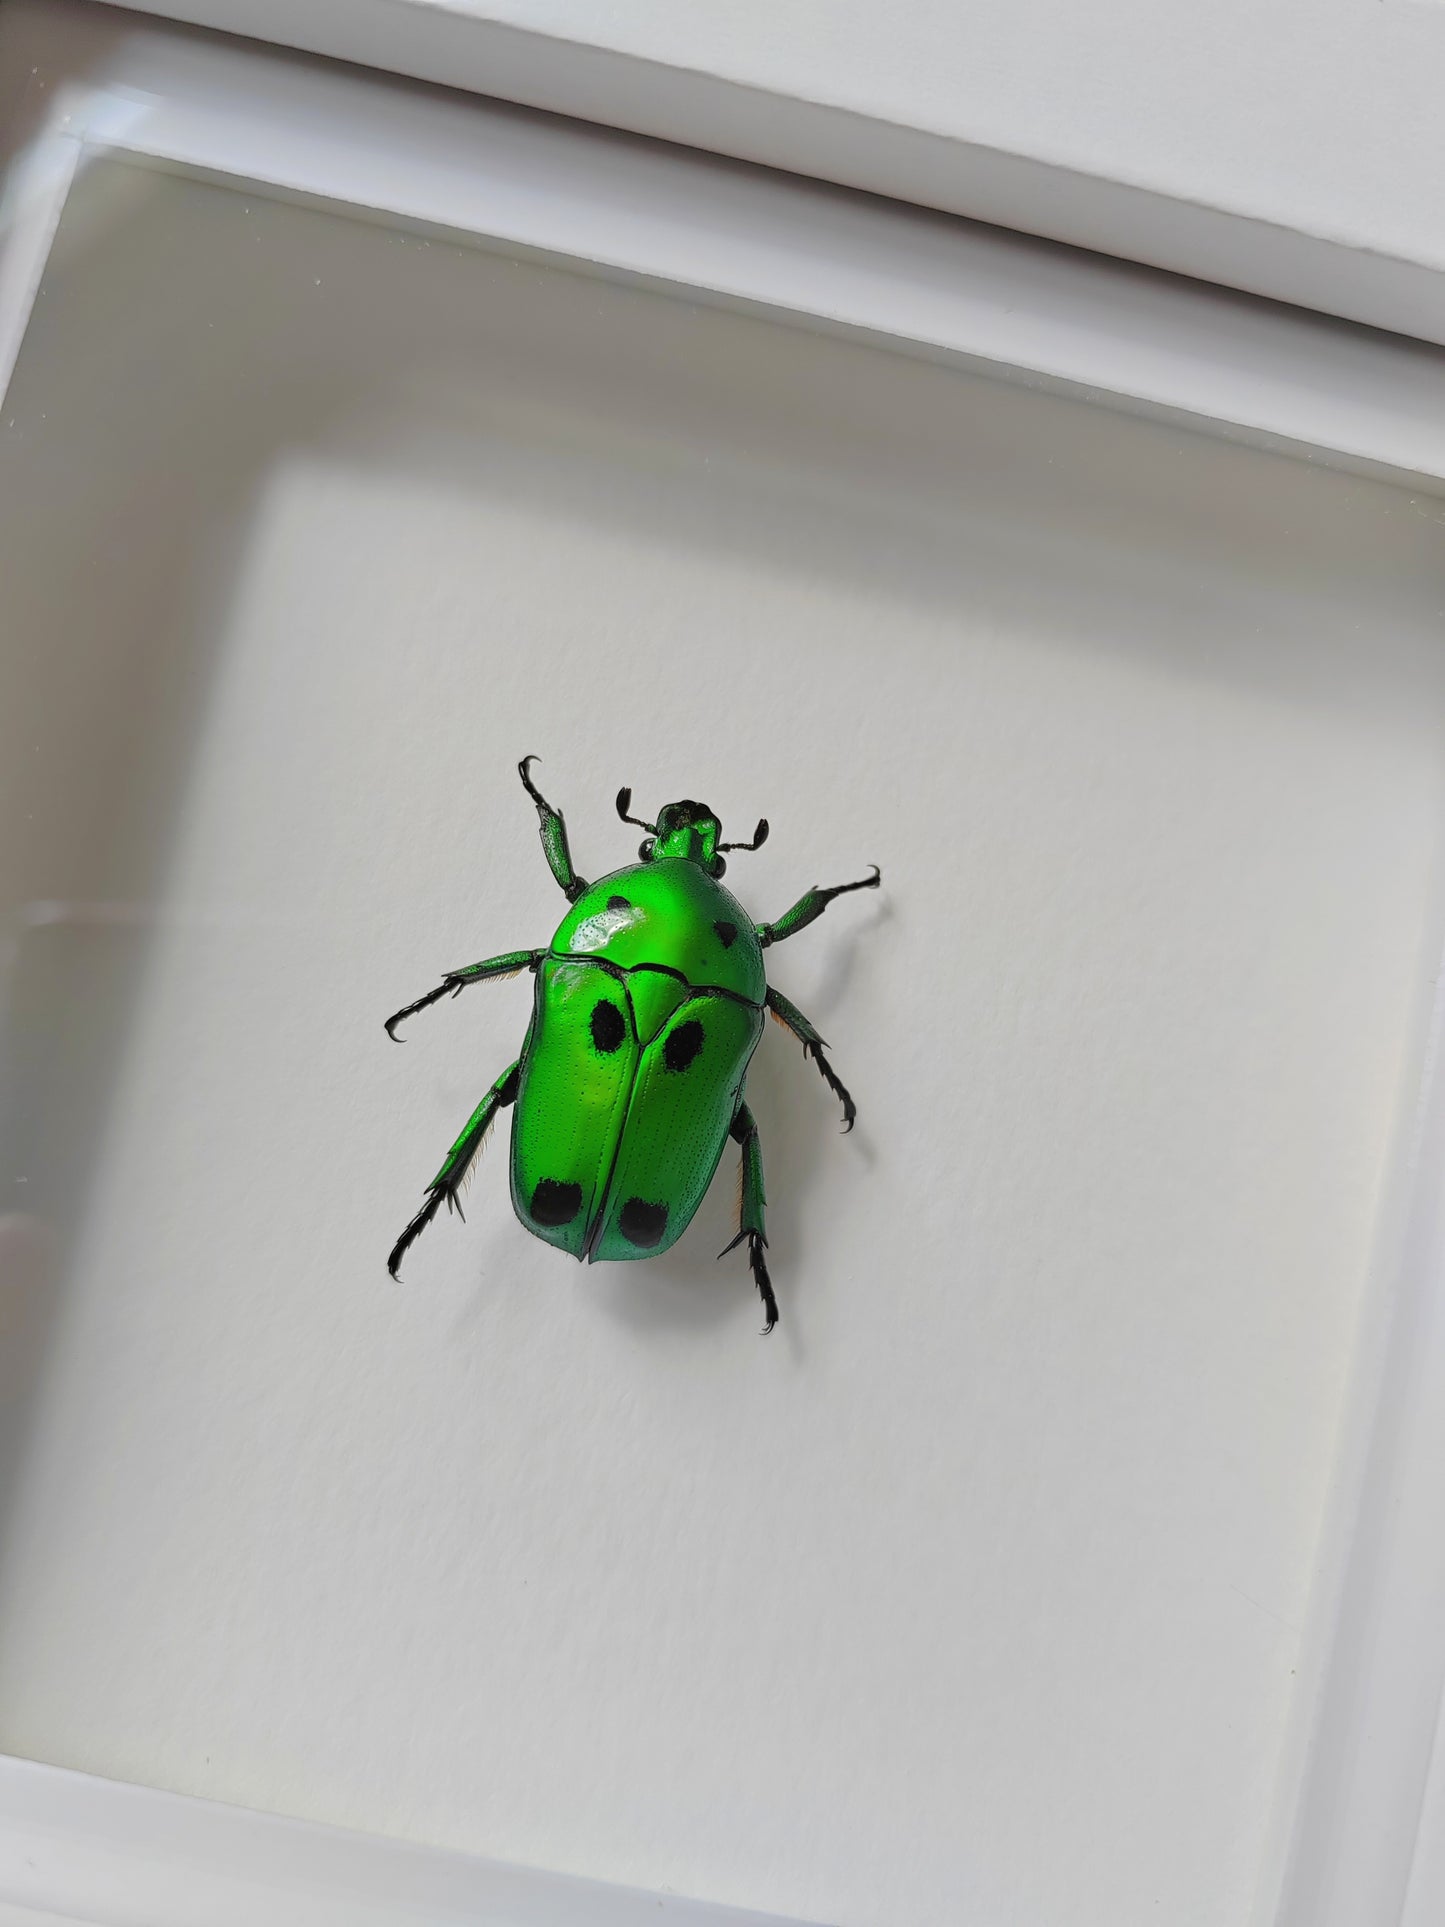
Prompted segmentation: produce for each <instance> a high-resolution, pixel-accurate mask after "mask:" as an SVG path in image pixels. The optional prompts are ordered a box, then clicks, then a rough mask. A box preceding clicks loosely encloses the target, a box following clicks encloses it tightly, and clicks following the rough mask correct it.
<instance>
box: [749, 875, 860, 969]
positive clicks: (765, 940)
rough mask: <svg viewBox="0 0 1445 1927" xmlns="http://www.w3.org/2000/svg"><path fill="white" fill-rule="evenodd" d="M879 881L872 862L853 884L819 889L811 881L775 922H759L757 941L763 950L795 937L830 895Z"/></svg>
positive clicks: (816, 913) (821, 911)
mask: <svg viewBox="0 0 1445 1927" xmlns="http://www.w3.org/2000/svg"><path fill="white" fill-rule="evenodd" d="M881 881H882V875H881V873H880V871H879V868H878V865H877V864H876V863H875V864H874V865H873V874H872V876H871V877H863V878H861V879H860V880H859V881H858V882H857V883H835V884H834V885H833V886H832V888H831V889H828V890H822V889H820V888H819V887H818V885H817V884H816V883H815V884H814V885H813V887H812V889H811V890H808V891H805V892H804V894H803V895H802V896H800V897H799V898H798V901H797V902H796V903H795V904H794V905H793V907H792V909H791V910H785V911H784V912H783V914H782V916H780V917H779V918H778V920H777V922H776V923H760V924H759V925H758V926H757V929H758V942H759V943H760V944H761V945H762V947H763V949H764V950H766V949H767V947H768V945H769V944H770V943H781V942H782V941H783V939H784V938H785V937H796V936H797V934H798V932H799V931H800V930H806V929H807V927H808V925H809V924H810V923H811V922H812V921H813V919H814V918H815V917H821V916H822V914H823V912H824V911H825V910H826V909H827V907H828V905H829V904H830V903H831V902H832V901H833V899H834V897H841V896H846V894H847V893H848V891H849V890H876V889H877V888H878V885H879V883H880V882H881Z"/></svg>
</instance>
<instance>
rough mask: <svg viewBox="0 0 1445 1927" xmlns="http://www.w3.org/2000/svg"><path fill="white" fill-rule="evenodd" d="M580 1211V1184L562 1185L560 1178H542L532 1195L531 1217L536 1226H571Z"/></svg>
mask: <svg viewBox="0 0 1445 1927" xmlns="http://www.w3.org/2000/svg"><path fill="white" fill-rule="evenodd" d="M581 1209H582V1187H581V1185H580V1184H563V1183H562V1181H561V1179H560V1178H543V1179H542V1180H541V1182H540V1183H539V1184H538V1186H537V1188H536V1190H535V1191H534V1192H533V1193H532V1216H533V1217H534V1218H535V1219H536V1220H537V1223H538V1224H571V1222H572V1220H573V1219H574V1218H575V1217H576V1216H577V1213H578V1212H579V1211H580V1210H581Z"/></svg>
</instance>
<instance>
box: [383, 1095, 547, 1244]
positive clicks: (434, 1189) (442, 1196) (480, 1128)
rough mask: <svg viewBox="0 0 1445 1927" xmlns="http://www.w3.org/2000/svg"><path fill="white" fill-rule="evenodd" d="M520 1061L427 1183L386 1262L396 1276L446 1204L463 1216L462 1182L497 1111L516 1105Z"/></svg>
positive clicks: (484, 1101)
mask: <svg viewBox="0 0 1445 1927" xmlns="http://www.w3.org/2000/svg"><path fill="white" fill-rule="evenodd" d="M520 1062H521V1059H520V1058H519V1059H518V1060H517V1063H516V1064H513V1065H512V1066H511V1068H510V1069H509V1070H505V1071H503V1072H502V1075H501V1076H500V1077H499V1078H498V1079H497V1081H496V1083H495V1084H493V1086H492V1088H491V1089H490V1090H489V1091H488V1092H487V1094H486V1096H485V1097H484V1098H483V1099H482V1101H481V1103H480V1104H479V1105H478V1106H477V1108H476V1109H475V1110H474V1111H473V1112H472V1114H471V1116H470V1118H469V1119H468V1120H467V1128H466V1129H465V1130H464V1131H463V1132H462V1134H461V1136H460V1137H459V1138H458V1139H457V1141H456V1143H455V1144H454V1145H453V1146H452V1148H451V1149H450V1151H448V1152H447V1155H446V1162H445V1163H444V1164H443V1165H442V1168H441V1170H440V1171H438V1172H437V1174H436V1176H435V1177H434V1178H433V1179H432V1181H431V1183H430V1184H429V1185H428V1186H427V1188H426V1203H425V1204H424V1205H423V1206H422V1208H421V1210H420V1211H418V1212H417V1214H416V1216H415V1217H414V1218H413V1219H412V1221H411V1223H410V1224H409V1225H408V1226H407V1228H406V1230H405V1231H403V1232H402V1234H401V1236H400V1237H399V1238H398V1239H397V1241H396V1243H395V1244H394V1245H393V1246H392V1248H391V1256H390V1257H389V1258H388V1259H387V1261H386V1268H387V1270H388V1271H389V1272H390V1273H391V1275H392V1277H393V1278H395V1277H397V1276H398V1275H399V1274H398V1267H399V1266H400V1264H401V1261H402V1259H403V1258H404V1257H405V1256H406V1253H407V1247H408V1246H409V1245H412V1244H414V1243H415V1242H416V1240H417V1239H418V1238H419V1237H420V1236H421V1234H422V1232H423V1231H425V1230H426V1228H427V1226H428V1225H429V1224H430V1223H431V1221H432V1219H433V1218H434V1217H435V1216H436V1214H437V1212H438V1211H439V1210H440V1209H441V1207H442V1205H443V1204H445V1205H446V1207H447V1209H448V1211H455V1212H456V1213H457V1215H458V1216H461V1215H462V1207H461V1205H460V1203H459V1202H458V1194H459V1193H460V1191H461V1188H462V1185H463V1184H464V1183H465V1182H466V1176H467V1172H468V1171H470V1169H471V1168H472V1166H473V1164H475V1162H476V1160H477V1154H478V1152H479V1151H480V1150H481V1148H482V1140H483V1139H484V1138H485V1137H486V1135H487V1132H488V1131H489V1130H491V1128H492V1120H493V1119H494V1118H495V1117H496V1115H497V1112H498V1111H500V1110H502V1109H504V1108H505V1106H507V1105H508V1104H514V1103H515V1102H516V1101H517V1085H518V1082H519V1079H518V1075H517V1071H518V1065H519V1064H520Z"/></svg>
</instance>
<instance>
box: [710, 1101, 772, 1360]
mask: <svg viewBox="0 0 1445 1927" xmlns="http://www.w3.org/2000/svg"><path fill="white" fill-rule="evenodd" d="M728 1131H729V1135H730V1136H731V1137H732V1138H733V1139H734V1140H735V1141H736V1142H737V1143H738V1144H740V1145H741V1146H742V1151H743V1188H742V1199H741V1202H740V1204H739V1209H738V1220H739V1229H738V1235H737V1236H736V1237H735V1238H734V1239H733V1241H732V1243H731V1244H727V1245H724V1246H723V1248H722V1250H721V1251H720V1252H719V1253H718V1256H719V1258H726V1256H727V1255H728V1253H729V1252H730V1251H734V1250H736V1249H737V1247H738V1246H739V1245H740V1244H741V1243H742V1241H743V1239H744V1238H746V1239H747V1241H748V1263H749V1265H750V1266H751V1267H752V1273H753V1282H754V1283H755V1284H756V1285H757V1288H758V1296H759V1297H760V1298H761V1299H762V1301H763V1311H764V1313H765V1314H766V1316H767V1321H768V1322H767V1324H766V1325H764V1326H763V1336H764V1337H766V1336H767V1334H768V1333H769V1332H770V1331H771V1330H772V1329H773V1327H774V1325H776V1324H777V1322H778V1301H777V1299H776V1298H775V1297H774V1296H773V1281H772V1279H771V1278H770V1277H769V1276H768V1261H767V1259H766V1258H765V1257H764V1256H763V1251H764V1248H765V1247H766V1245H767V1242H768V1239H767V1233H766V1231H765V1230H764V1228H763V1207H764V1205H765V1204H766V1203H767V1199H766V1197H765V1196H764V1193H763V1147H762V1145H761V1144H760V1143H759V1141H758V1127H757V1125H756V1123H755V1122H754V1120H753V1114H752V1112H751V1111H750V1110H749V1109H748V1107H747V1105H746V1104H743V1103H739V1105H738V1108H737V1109H736V1111H734V1113H733V1121H732V1123H731V1124H730V1125H729V1127H728Z"/></svg>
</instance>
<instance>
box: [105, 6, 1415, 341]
mask: <svg viewBox="0 0 1445 1927" xmlns="http://www.w3.org/2000/svg"><path fill="white" fill-rule="evenodd" d="M114 3H115V4H121V0H114ZM124 4H127V5H129V6H131V7H135V8H138V9H139V10H141V11H143V12H146V13H151V14H159V15H162V16H164V17H166V18H168V19H172V20H179V21H186V22H189V23H191V24H192V25H195V26H201V27H208V28H212V29H218V30H220V31H222V32H227V33H233V34H239V35H245V36H247V37H249V38H252V39H257V40H261V41H267V42H272V43H274V44H276V45H279V46H283V47H293V48H298V49H301V50H304V51H305V52H308V53H316V54H322V55H324V56H326V57H328V58H330V59H334V60H347V61H354V62H356V63H358V64H360V65H363V66H370V67H376V68H380V69H382V70H383V71H386V72H391V73H398V74H406V75H409V76H410V77H412V78H413V79H417V80H426V81H433V82H436V83H439V84H441V85H443V86H448V87H459V88H466V89H468V90H469V91H471V92H473V93H480V94H487V95H491V96H494V97H496V98H500V99H504V100H512V101H517V102H520V103H521V104H523V105H525V106H529V107H540V108H544V109H546V110H548V111H549V112H552V113H559V114H568V115H572V116H575V117H576V118H578V119H580V120H586V121H592V122H595V123H597V124H599V125H602V126H608V127H619V128H625V129H627V130H628V131H630V132H632V133H639V134H649V135H653V136H655V137H657V138H659V139H662V140H670V141H678V142H681V143H683V144H685V145H687V146H691V147H698V148H704V149H707V150H709V151H711V152H713V153H717V154H727V155H731V156H733V157H734V158H736V159H740V160H749V161H755V162H759V163H761V164H762V165H764V166H767V167H774V168H781V169H786V170H787V171H789V172H791V173H796V174H800V175H804V176H807V177H810V178H814V179H818V180H826V181H834V182H837V183H839V184H841V185H843V186H847V187H856V188H863V189H866V190H867V191H868V192H870V193H875V194H885V195H888V196H890V197H893V198H895V199H898V200H902V201H909V202H913V203H916V204H917V205H918V206H920V207H932V208H939V209H941V210H943V211H945V212H947V213H951V214H962V215H966V216H968V217H970V218H971V219H974V220H979V221H988V222H991V223H994V224H996V225H998V226H1000V227H1003V228H1006V229H1010V230H1015V231H1018V232H1021V233H1025V234H1035V235H1040V236H1044V237H1046V238H1048V239H1050V240H1055V241H1063V242H1066V243H1068V244H1069V245H1071V246H1074V247H1084V248H1090V249H1093V250H1096V251H1098V252H1100V253H1104V254H1110V255H1114V256H1116V257H1117V258H1119V259H1121V260H1125V261H1139V262H1144V263H1146V264H1148V265H1150V266H1152V267H1158V268H1166V269H1168V270H1170V271H1171V272H1173V273H1176V274H1187V275H1193V276H1197V277H1199V278H1201V279H1203V280H1206V281H1209V282H1216V283H1219V284H1220V285H1222V286H1227V287H1233V288H1239V289H1243V290H1246V291H1248V292H1250V293H1253V294H1260V295H1265V296H1268V297H1269V298H1271V299H1273V300H1276V301H1288V302H1291V303H1295V304H1298V305H1300V306H1303V307H1307V308H1313V309H1316V310H1318V311H1320V312H1322V313H1325V314H1332V315H1343V316H1347V317H1348V318H1349V319H1351V320H1354V321H1361V322H1364V323H1366V324H1367V325H1369V326H1372V327H1378V328H1388V329H1391V330H1393V331H1395V332H1398V333H1402V334H1408V335H1415V336H1418V337H1419V338H1421V339H1423V340H1429V341H1436V342H1441V341H1445V274H1442V273H1441V272H1440V270H1439V269H1438V267H1436V266H1432V265H1430V264H1428V263H1425V262H1420V261H1413V260H1407V259H1404V258H1401V257H1397V256H1392V255H1389V254H1385V253H1383V252H1381V251H1379V250H1376V249H1366V248H1361V247H1356V246H1351V245H1348V244H1346V243H1344V242H1341V241H1339V240H1337V239H1335V238H1333V237H1331V236H1330V235H1327V234H1311V233H1305V232H1302V231H1299V230H1295V229H1291V228H1286V227H1280V226H1276V225H1274V224H1272V223H1269V222H1266V221H1261V220H1259V219H1257V218H1255V217H1253V216H1250V215H1247V214H1242V213H1237V212H1235V211H1234V210H1233V209H1230V208H1227V207H1222V206H1207V205H1203V204H1201V203H1199V202H1197V201H1191V200H1187V199H1183V198H1176V197H1173V196H1170V195H1168V194H1163V193H1159V192H1156V191H1153V190H1150V189H1145V188H1140V187H1136V186H1134V185H1132V184H1131V183H1130V182H1128V181H1124V180H1115V179H1111V178H1109V177H1108V176H1106V175H1102V174H1089V173H1084V172H1081V171H1079V170H1078V169H1075V168H1070V167H1063V166H1060V165H1058V164H1057V163H1054V162H1051V161H1047V160H1044V159H1041V158H1039V157H1038V156H1036V155H1031V154H1026V153H1015V152H1011V151H1009V150H1007V149H1005V148H1002V147H996V146H989V145H983V144H980V143H978V142H974V141H967V140H960V139H957V138H954V137H952V136H948V135H943V134H938V133H934V132H932V131H930V130H928V129H925V128H922V127H917V126H912V125H909V124H907V123H906V122H902V121H892V120H888V119H886V118H877V117H875V116H872V115H869V114H866V113H860V112H856V111H851V110H849V109H845V108H842V107H838V106H834V105H831V104H829V103H826V102H824V101H821V100H812V99H803V98H798V97H793V96H789V95H783V94H776V93H770V92H768V91H766V90H764V89H761V88H758V87H750V86H746V85H743V84H742V83H740V82H738V81H735V80H730V79H728V78H727V77H726V76H725V75H722V74H718V73H708V72H703V71H697V70H692V69H688V68H683V67H679V66H673V65H670V64H667V63H665V62H662V61H656V60H648V59H643V58H639V57H637V56H635V55H631V54H624V53H620V52H617V51H615V50H613V49H611V48H608V47H606V46H602V45H598V44H594V43H593V42H591V41H587V40H582V39H570V38H568V37H566V36H565V35H561V34H555V33H546V32H540V31H535V30H532V29H528V28H523V27H519V26H516V25H514V24H512V23H510V22H507V21H502V20H497V19H494V18H489V17H488V16H487V13H486V12H485V10H484V5H483V4H477V3H476V0H473V3H472V4H468V5H464V6H462V5H443V6H438V5H437V4H436V3H435V0H124Z"/></svg>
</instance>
